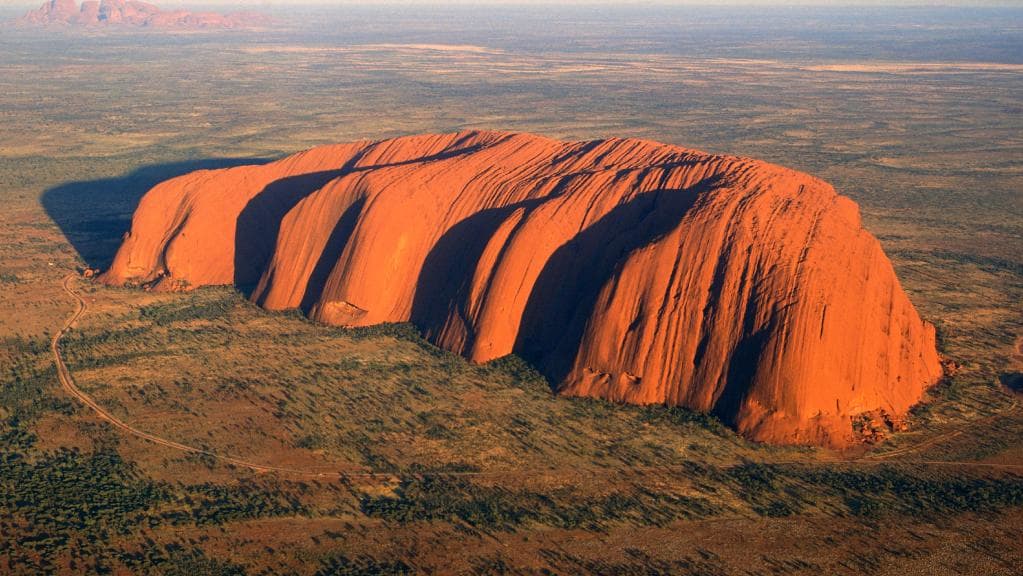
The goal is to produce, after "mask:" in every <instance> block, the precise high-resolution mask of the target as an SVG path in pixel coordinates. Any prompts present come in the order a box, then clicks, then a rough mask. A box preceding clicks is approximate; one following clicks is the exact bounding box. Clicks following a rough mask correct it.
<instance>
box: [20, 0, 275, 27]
mask: <svg viewBox="0 0 1023 576" xmlns="http://www.w3.org/2000/svg"><path fill="white" fill-rule="evenodd" d="M18 22H19V23H20V24H24V25H48V24H58V25H65V26H106V25H121V26H138V27H147V28H184V29H189V28H245V27H251V26H259V25H263V24H266V23H267V18H266V17H265V16H263V15H261V14H255V13H251V12H236V13H232V14H217V13H214V12H188V11H185V10H174V11H168V12H165V11H163V10H160V9H159V8H157V7H156V6H154V5H153V4H150V3H148V2H140V1H139V0H86V1H85V2H82V5H81V7H80V8H79V6H78V4H77V3H76V2H75V0H49V1H48V2H46V3H45V4H43V5H42V6H41V7H39V8H38V9H36V10H32V11H31V12H29V13H28V14H25V16H23V17H22V18H21V19H20V20H18Z"/></svg>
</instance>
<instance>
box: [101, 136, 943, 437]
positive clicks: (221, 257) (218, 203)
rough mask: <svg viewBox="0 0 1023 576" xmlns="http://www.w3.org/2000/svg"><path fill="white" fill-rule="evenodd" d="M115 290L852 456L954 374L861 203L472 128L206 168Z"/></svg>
mask: <svg viewBox="0 0 1023 576" xmlns="http://www.w3.org/2000/svg"><path fill="white" fill-rule="evenodd" d="M104 279H105V281H106V282H108V283H111V284H126V283H127V284H148V285H151V286H154V287H156V288H157V289H176V288H184V287H195V286H201V285H205V284H229V283H234V284H236V285H239V286H247V287H249V288H250V289H251V298H252V299H253V300H254V301H255V302H257V303H259V304H260V305H262V306H264V307H266V308H269V309H288V308H301V309H303V310H304V311H305V312H307V313H308V314H309V316H310V317H312V318H314V319H316V320H319V321H321V322H325V323H329V324H335V325H346V326H363V325H370V324H376V323H380V322H404V321H411V322H413V323H414V324H415V325H416V326H418V327H419V328H420V329H421V330H422V332H423V333H424V335H425V336H426V337H427V338H428V339H429V340H430V341H432V342H434V343H436V344H437V345H439V346H441V347H443V348H446V349H448V350H452V351H454V352H457V353H459V354H462V355H464V356H465V357H467V358H469V359H471V360H472V361H475V362H485V361H488V360H491V359H494V358H498V357H501V356H505V355H507V354H512V353H514V354H517V355H519V356H521V357H523V358H525V359H526V360H527V361H529V362H531V363H532V364H533V365H535V366H536V367H537V368H538V369H540V371H541V372H543V373H544V374H545V375H546V376H547V377H548V378H549V379H550V381H551V382H552V384H553V385H554V386H555V387H556V389H557V391H558V392H560V393H562V394H567V395H577V396H594V397H600V398H606V399H609V400H613V401H619V402H628V403H636V404H650V403H659V404H660V403H663V404H670V405H681V406H686V407H689V408H693V409H696V410H702V411H710V412H713V413H714V414H716V415H718V416H720V417H721V418H722V419H723V420H724V421H725V422H727V423H729V424H730V425H732V426H734V427H735V428H736V429H737V430H739V431H740V432H741V433H743V434H745V435H747V436H748V437H750V438H753V439H756V440H763V441H769V442H776V443H809V444H827V445H832V446H841V445H844V444H846V443H848V442H850V441H852V426H851V418H852V417H853V416H855V415H857V414H861V413H864V412H870V411H878V410H880V411H882V412H885V413H889V414H892V415H901V414H904V413H905V412H906V411H907V410H908V408H909V407H910V406H911V405H912V404H914V403H915V402H916V401H917V400H919V398H920V397H921V394H922V393H923V391H924V389H925V388H927V387H928V386H930V385H931V384H933V383H934V382H935V381H937V380H938V379H939V378H940V376H941V374H942V369H941V365H940V363H939V358H938V355H937V353H936V350H935V332H934V328H933V327H932V326H931V325H929V324H927V323H926V322H924V321H922V320H921V319H920V317H919V316H918V315H917V313H916V311H915V310H914V308H913V306H912V304H911V303H910V301H909V299H908V298H907V297H906V295H905V293H904V292H903V291H902V289H901V288H900V286H899V282H898V280H897V278H896V277H895V273H894V271H893V269H892V266H891V263H890V262H889V261H888V259H887V258H886V256H885V255H884V253H883V251H882V250H881V246H880V245H879V243H878V241H877V240H876V239H875V238H874V237H873V236H871V235H870V234H869V233H868V232H867V231H866V230H864V229H863V227H862V225H861V222H860V216H859V211H858V209H857V206H856V205H855V203H854V202H853V201H851V200H849V199H848V198H845V197H842V196H839V195H838V194H836V193H835V191H834V190H833V189H832V187H831V186H829V185H828V184H826V183H824V182H822V181H821V180H818V179H816V178H813V177H811V176H808V175H806V174H802V173H799V172H796V171H793V170H789V169H786V168H782V167H780V166H775V165H772V164H768V163H765V162H760V161H757V160H752V159H746V158H737V157H731V156H720V155H711V154H706V153H702V152H698V151H693V150H687V149H683V148H678V147H675V146H668V145H664V144H658V143H654V142H649V141H642V140H632V139H626V140H621V139H609V140H597V141H591V142H561V141H557V140H552V139H548V138H543V137H539V136H535V135H530V134H513V133H502V132H463V133H458V134H443V135H426V136H412V137H405V138H397V139H393V140H386V141H382V142H358V143H353V144H344V145H336V146H324V147H320V148H315V149H312V150H309V151H306V152H302V153H299V154H296V155H294V156H290V157H288V158H285V159H282V160H279V161H276V162H273V163H270V164H265V165H259V166H244V167H238V168H229V169H224V170H213V171H199V172H195V173H192V174H188V175H186V176H182V177H179V178H175V179H172V180H169V181H167V182H164V183H162V184H160V185H158V186H156V187H155V188H153V189H152V190H151V191H150V192H149V193H148V194H146V195H145V197H144V198H143V199H142V201H141V203H140V205H139V207H138V210H137V211H136V213H135V216H134V220H133V222H132V227H131V232H130V233H129V234H127V235H126V237H125V240H124V244H123V245H122V247H121V249H120V251H119V252H118V254H117V256H116V258H115V260H114V263H113V265H112V267H111V269H110V270H109V271H108V272H107V273H106V274H105V275H104Z"/></svg>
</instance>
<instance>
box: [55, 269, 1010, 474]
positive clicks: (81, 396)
mask: <svg viewBox="0 0 1023 576" xmlns="http://www.w3.org/2000/svg"><path fill="white" fill-rule="evenodd" d="M75 278H76V275H75V274H68V275H67V276H65V277H64V279H63V282H62V286H63V288H64V291H65V292H67V293H68V294H69V295H71V297H72V298H74V300H75V310H74V312H73V313H72V314H71V316H69V317H68V319H67V320H66V321H65V322H64V325H63V326H62V327H61V329H60V330H59V331H58V332H57V333H56V334H54V335H53V338H52V339H51V340H50V350H51V351H52V352H53V359H54V362H55V364H56V366H57V379H58V380H59V381H60V385H61V387H62V388H63V389H64V391H65V392H67V393H68V394H69V395H71V396H73V397H74V398H76V399H77V400H78V401H79V402H81V403H82V404H84V405H85V406H86V407H87V408H89V409H90V410H92V411H93V412H94V413H95V414H96V415H97V416H98V417H99V418H101V419H103V420H106V421H107V422H109V423H110V424H111V425H112V426H114V427H115V428H117V429H118V430H120V431H121V432H123V433H125V434H128V435H131V436H135V437H136V438H141V439H143V440H146V441H148V442H152V443H153V444H156V445H159V446H164V447H166V448H170V449H172V450H177V451H179V452H185V453H188V454H198V455H201V456H207V457H210V458H214V459H216V460H218V461H220V462H223V463H225V464H231V465H234V466H237V467H240V468H247V469H249V470H253V471H255V472H261V473H266V472H276V473H279V474H287V475H292V476H305V477H316V478H333V479H365V480H387V481H389V480H394V479H396V478H398V477H399V474H397V473H393V474H392V473H387V472H370V471H366V470H360V469H355V470H332V471H320V470H308V469H301V468H289V467H285V466H273V465H270V464H261V463H259V462H252V461H249V460H245V459H243V458H238V457H235V456H230V455H226V454H220V453H217V452H213V451H211V450H206V449H204V448H199V447H196V446H189V445H188V444H182V443H181V442H176V441H174V440H170V439H167V438H164V437H162V436H157V435H156V434H151V433H149V432H146V431H144V430H139V429H138V428H135V427H134V426H132V425H130V424H128V423H126V422H124V421H123V420H121V419H120V418H118V417H117V416H114V415H113V414H111V413H110V412H109V411H107V409H106V408H104V407H103V406H101V405H100V404H99V403H98V402H96V400H94V399H93V398H92V397H91V396H89V395H88V394H86V393H85V392H83V391H82V390H81V389H80V388H79V387H78V386H77V385H76V384H75V380H74V377H73V376H72V375H71V371H70V370H68V367H67V364H66V363H65V362H64V358H63V356H61V353H60V341H61V339H62V338H63V337H64V336H65V335H66V334H67V333H68V332H70V331H71V329H72V328H73V327H74V324H75V322H77V321H78V320H79V319H80V318H81V317H82V315H83V314H84V313H85V311H86V310H87V309H88V304H87V303H86V301H85V299H84V298H82V296H81V294H79V293H78V292H77V291H75V289H74V288H73V287H72V283H73V281H74V279H75ZM1015 407H1016V404H1015V402H1014V403H1013V405H1012V406H1011V407H1010V408H1009V409H1008V410H1011V409H1015ZM1008 410H1006V411H1003V412H1001V413H999V414H996V415H994V416H992V417H991V418H995V417H998V416H1002V415H1004V414H1005V413H1006V412H1007V411H1008ZM961 433H962V432H961V431H952V432H949V433H946V434H943V435H941V436H938V437H936V438H934V439H932V440H930V441H927V442H924V443H921V444H917V445H914V446H908V447H906V448H903V449H899V450H894V451H892V452H888V453H886V454H880V455H877V456H874V457H867V458H860V459H841V458H835V459H817V460H778V461H770V462H764V464H767V465H783V464H845V465H863V466H877V465H881V464H885V463H887V462H888V460H886V458H889V457H891V456H895V455H897V454H904V453H907V452H911V451H913V450H916V449H920V448H923V447H925V446H927V445H930V444H933V443H936V442H940V441H941V440H944V439H947V438H949V437H952V436H955V435H958V434H961ZM897 462H898V463H901V464H910V465H922V466H950V467H964V468H968V467H976V468H990V469H1003V470H1023V464H996V463H985V462H961V461H945V460H898V461H897ZM676 469H678V470H680V469H681V467H678V466H649V467H638V468H630V471H632V472H641V471H644V470H649V471H671V470H676ZM548 473H554V471H553V470H513V471H493V472H454V471H453V472H426V473H412V474H409V476H446V477H450V476H497V477H510V476H541V475H544V474H548Z"/></svg>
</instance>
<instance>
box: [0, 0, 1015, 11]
mask: <svg viewBox="0 0 1023 576" xmlns="http://www.w3.org/2000/svg"><path fill="white" fill-rule="evenodd" d="M43 1H44V0H0V7H5V8H14V7H36V6H39V5H41V4H42V3H43ZM79 1H80V0H79ZM149 1H150V2H152V3H153V4H157V5H159V6H184V5H219V6H237V7H244V8H248V9H258V8H259V7H260V6H287V5H302V4H305V5H310V4H317V5H338V6H343V5H373V4H376V5H386V4H459V5H469V6H472V5H481V6H482V5H488V4H532V5H542V4H604V5H614V4H618V5H621V4H637V5H641V4H655V5H673V4H674V5H700V4H703V5H721V4H738V5H742V4H747V5H748V4H760V5H765V4H766V5H771V4H773V5H782V4H785V5H797V4H798V5H819V6H851V5H855V6H1019V7H1023V0H725V1H721V0H716V1H715V0H653V1H651V0H626V1H623V0H556V1H552V0H439V1H438V0H362V1H357V0H149Z"/></svg>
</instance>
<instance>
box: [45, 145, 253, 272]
mask: <svg viewBox="0 0 1023 576" xmlns="http://www.w3.org/2000/svg"><path fill="white" fill-rule="evenodd" d="M268 161H269V160H267V159H263V158H207V159H202V160H189V161H184V162H174V163H169V164H156V165H152V166H143V167H141V168H137V169H135V170H133V171H131V172H129V173H127V174H125V175H123V176H119V177H116V178H102V179H97V180H82V181H78V182H68V183H65V184H61V185H59V186H55V187H53V188H50V189H49V190H46V191H45V192H43V195H42V198H41V200H40V201H41V203H42V205H43V209H44V210H46V214H47V215H48V216H49V217H50V218H51V219H52V220H53V222H54V223H55V224H57V226H58V227H59V228H60V230H61V232H62V233H63V234H64V237H65V238H67V240H68V242H70V243H71V246H72V247H74V249H75V251H77V252H78V254H79V255H80V256H81V257H82V260H84V261H85V263H86V265H87V266H89V267H90V268H98V269H101V270H105V269H106V268H107V267H108V266H110V263H111V262H112V261H113V258H114V254H115V253H116V252H117V248H118V247H119V246H120V244H121V239H122V238H123V236H124V233H125V232H127V231H128V229H129V228H130V226H131V216H132V213H133V212H134V211H135V207H136V206H138V203H139V199H141V198H142V196H143V195H144V194H145V193H146V192H147V191H149V189H150V188H152V187H153V186H155V185H157V184H159V183H160V182H163V181H164V180H167V179H169V178H174V177H176V176H181V175H183V174H187V173H189V172H194V171H195V170H211V169H217V168H228V167H231V166H240V165H244V164H264V163H266V162H268Z"/></svg>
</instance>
